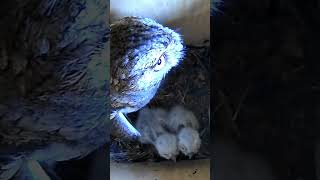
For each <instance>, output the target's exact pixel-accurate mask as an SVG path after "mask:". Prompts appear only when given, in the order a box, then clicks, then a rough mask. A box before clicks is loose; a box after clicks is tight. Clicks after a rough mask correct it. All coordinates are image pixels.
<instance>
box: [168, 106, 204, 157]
mask: <svg viewBox="0 0 320 180" xmlns="http://www.w3.org/2000/svg"><path fill="white" fill-rule="evenodd" d="M165 123H166V126H167V128H169V129H170V130H171V131H172V132H174V133H177V137H178V148H179V150H180V151H181V152H182V153H183V154H184V155H187V156H189V158H191V157H192V156H193V155H194V154H195V153H197V152H198V151H199V148H200V145H201V139H200V136H199V133H198V129H199V122H198V119H197V118H196V116H195V115H194V114H193V112H192V111H189V110H187V109H185V108H184V107H183V106H180V105H177V106H174V107H172V108H171V110H170V112H169V115H168V120H167V121H165Z"/></svg>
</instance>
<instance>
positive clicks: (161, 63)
mask: <svg viewBox="0 0 320 180" xmlns="http://www.w3.org/2000/svg"><path fill="white" fill-rule="evenodd" d="M165 64H166V60H165V56H164V54H163V55H161V56H160V58H159V59H158V61H157V63H156V65H155V67H154V70H155V71H159V70H160V69H162V68H163V67H164V65H165Z"/></svg>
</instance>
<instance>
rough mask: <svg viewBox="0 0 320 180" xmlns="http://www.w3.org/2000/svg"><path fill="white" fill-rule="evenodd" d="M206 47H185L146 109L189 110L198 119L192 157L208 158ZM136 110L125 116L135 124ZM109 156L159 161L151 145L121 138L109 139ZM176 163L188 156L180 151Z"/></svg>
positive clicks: (208, 101) (207, 64)
mask: <svg viewBox="0 0 320 180" xmlns="http://www.w3.org/2000/svg"><path fill="white" fill-rule="evenodd" d="M209 85H210V84H209V46H202V47H194V46H187V48H186V58H185V59H184V61H183V62H182V63H181V64H180V65H179V67H178V68H173V69H172V71H171V72H169V74H168V75H167V76H166V78H165V80H164V83H163V84H162V85H161V86H160V88H159V90H158V92H157V94H156V96H155V97H154V98H153V99H152V100H151V102H150V103H149V104H148V105H147V107H148V108H151V109H155V108H160V107H161V108H163V109H165V110H166V111H170V109H171V108H172V107H174V106H175V105H177V104H180V105H181V106H183V107H184V108H185V109H188V110H192V113H193V114H194V116H195V117H197V120H198V122H199V129H197V131H198V133H199V138H200V139H201V145H200V148H199V150H198V152H197V153H196V154H194V155H193V156H192V160H196V159H204V158H209V156H210V153H209V143H210V136H209V135H210V128H209V118H208V117H209V113H208V112H209V110H208V109H209V104H210V94H209V92H210V89H209ZM138 114H139V112H135V113H130V114H128V115H127V116H128V117H129V118H130V120H132V124H135V123H136V121H137V119H138ZM110 159H111V161H116V162H146V161H151V162H159V161H165V160H166V159H164V158H161V156H159V154H158V153H157V150H156V149H155V147H154V146H153V145H152V144H142V143H140V142H139V141H137V142H128V141H125V140H123V139H117V138H113V139H111V148H110ZM176 160H177V162H178V161H181V160H189V157H188V156H185V155H184V154H183V153H180V154H179V155H178V156H177V158H176Z"/></svg>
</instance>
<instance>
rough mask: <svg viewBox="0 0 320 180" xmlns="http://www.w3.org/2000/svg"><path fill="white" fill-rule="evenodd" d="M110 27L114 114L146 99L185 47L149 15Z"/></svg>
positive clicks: (138, 106) (171, 32)
mask: <svg viewBox="0 0 320 180" xmlns="http://www.w3.org/2000/svg"><path fill="white" fill-rule="evenodd" d="M110 28H111V63H110V69H111V87H110V97H111V111H112V117H113V116H114V115H115V114H117V113H124V114H126V113H131V112H134V111H137V110H139V109H141V108H142V107H144V106H145V105H146V104H147V103H149V101H150V100H151V99H152V98H153V97H154V95H155V94H156V92H157V90H158V88H159V86H160V84H161V81H162V79H163V78H164V76H165V75H166V74H167V72H168V71H169V70H170V69H171V68H172V67H174V66H176V65H177V64H178V63H179V62H180V61H181V60H182V57H183V54H184V53H183V50H184V47H183V44H182V39H181V37H180V35H179V34H178V33H176V32H174V31H173V30H171V29H169V28H167V27H164V26H162V25H160V24H159V23H157V22H155V21H153V20H151V19H148V18H140V17H126V18H123V19H121V20H118V21H116V22H114V23H113V24H111V26H110ZM115 123H117V122H115ZM117 127H120V126H117ZM123 133H126V132H123Z"/></svg>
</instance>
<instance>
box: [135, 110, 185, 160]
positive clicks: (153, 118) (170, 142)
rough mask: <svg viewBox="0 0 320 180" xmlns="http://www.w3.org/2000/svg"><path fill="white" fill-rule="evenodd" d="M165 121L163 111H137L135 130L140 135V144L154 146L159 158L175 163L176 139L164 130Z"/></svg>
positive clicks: (165, 113)
mask: <svg viewBox="0 0 320 180" xmlns="http://www.w3.org/2000/svg"><path fill="white" fill-rule="evenodd" d="M166 119H167V112H166V111H165V110H163V109H160V108H156V109H149V108H143V109H142V110H140V111H139V116H138V119H137V122H136V128H137V130H138V131H139V132H140V134H141V136H140V139H139V140H140V142H141V143H143V144H152V145H154V147H155V148H156V150H157V152H158V154H159V155H160V156H161V157H163V158H165V159H171V160H173V161H175V160H176V156H177V155H178V153H179V151H178V147H177V137H176V135H174V134H171V133H169V132H168V131H166V130H165V129H164V126H163V125H164V121H165V120H166Z"/></svg>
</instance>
